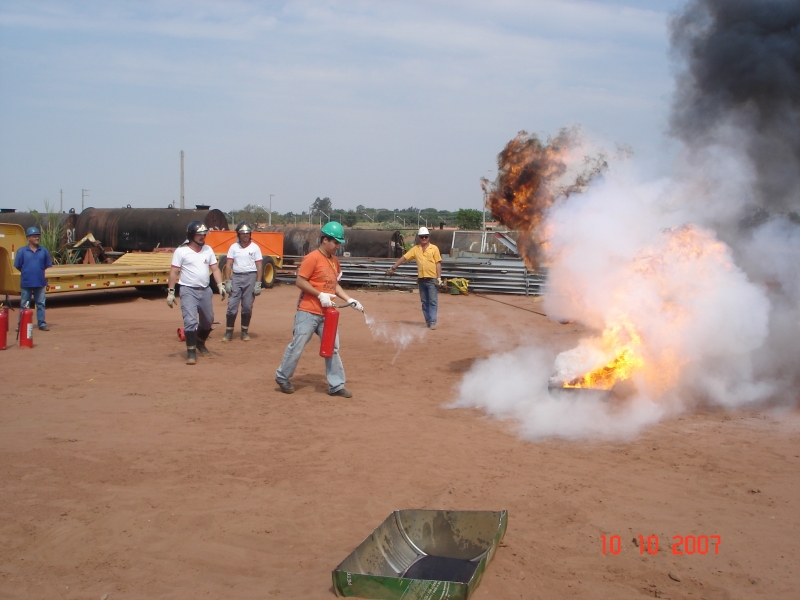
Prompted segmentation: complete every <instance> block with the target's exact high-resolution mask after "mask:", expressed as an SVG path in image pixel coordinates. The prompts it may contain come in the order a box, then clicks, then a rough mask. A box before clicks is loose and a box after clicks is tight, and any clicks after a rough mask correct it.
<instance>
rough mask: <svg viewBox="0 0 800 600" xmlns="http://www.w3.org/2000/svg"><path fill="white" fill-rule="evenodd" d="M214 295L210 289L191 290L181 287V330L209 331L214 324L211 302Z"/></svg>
mask: <svg viewBox="0 0 800 600" xmlns="http://www.w3.org/2000/svg"><path fill="white" fill-rule="evenodd" d="M213 298H214V293H213V292H212V291H211V288H210V287H204V288H193V287H187V286H185V285H182V286H181V313H182V314H183V330H184V331H197V330H198V329H202V330H210V329H211V324H212V323H213V322H214V307H213V306H212V304H211V300H212V299H213Z"/></svg>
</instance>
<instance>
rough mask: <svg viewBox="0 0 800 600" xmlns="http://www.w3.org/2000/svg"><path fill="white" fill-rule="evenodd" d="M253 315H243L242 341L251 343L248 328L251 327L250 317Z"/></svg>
mask: <svg viewBox="0 0 800 600" xmlns="http://www.w3.org/2000/svg"><path fill="white" fill-rule="evenodd" d="M251 316H252V315H242V341H243V342H249V341H250V336H249V335H247V328H248V327H250V317H251Z"/></svg>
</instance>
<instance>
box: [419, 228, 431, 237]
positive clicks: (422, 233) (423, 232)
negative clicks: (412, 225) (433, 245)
mask: <svg viewBox="0 0 800 600" xmlns="http://www.w3.org/2000/svg"><path fill="white" fill-rule="evenodd" d="M430 234H431V232H430V231H428V228H427V227H420V228H419V231H418V232H417V235H430Z"/></svg>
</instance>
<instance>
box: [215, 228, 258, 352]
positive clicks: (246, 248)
mask: <svg viewBox="0 0 800 600" xmlns="http://www.w3.org/2000/svg"><path fill="white" fill-rule="evenodd" d="M252 231H253V230H252V229H251V228H250V225H249V224H247V223H245V222H244V221H242V222H241V223H239V224H238V225H237V226H236V235H238V236H239V241H238V242H234V243H233V244H231V247H230V248H229V249H228V260H227V261H226V262H225V268H224V269H222V271H223V277H224V278H225V289H226V290H227V292H228V294H229V296H228V310H227V312H226V313H225V335H224V336H223V338H222V341H223V342H230V341H231V340H232V339H233V325H234V324H235V323H236V313H237V312H239V304H240V303H241V305H242V341H244V342H248V341H250V336H249V335H248V333H247V329H248V328H249V327H250V317H251V316H252V315H253V299H254V298H255V297H256V296H258V295H259V294H261V275H262V273H263V271H264V266H263V265H264V263H263V261H264V258H263V256H262V255H261V248H259V247H258V244H255V243H253V241H252V239H251V238H252Z"/></svg>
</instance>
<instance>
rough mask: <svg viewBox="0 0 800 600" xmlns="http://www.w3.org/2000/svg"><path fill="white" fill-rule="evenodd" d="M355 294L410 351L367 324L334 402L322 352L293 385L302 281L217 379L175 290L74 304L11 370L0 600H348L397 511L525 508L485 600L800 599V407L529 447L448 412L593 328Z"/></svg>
mask: <svg viewBox="0 0 800 600" xmlns="http://www.w3.org/2000/svg"><path fill="white" fill-rule="evenodd" d="M353 295H354V296H355V297H356V298H358V299H359V300H360V301H361V302H362V303H363V304H364V306H365V307H366V309H367V311H368V313H369V314H370V316H371V317H374V318H375V319H376V321H377V322H379V323H381V324H383V325H384V327H385V329H384V331H385V332H387V333H386V334H385V335H383V334H382V335H381V336H379V339H374V338H373V336H372V334H371V333H370V330H369V328H368V327H367V325H366V323H365V320H364V318H363V317H361V315H359V314H358V313H356V312H355V311H352V310H345V311H343V314H342V318H341V320H340V327H341V329H340V332H341V338H342V348H341V354H342V357H343V361H344V365H345V370H346V372H347V378H348V381H347V387H348V389H350V390H351V391H352V392H353V393H354V397H353V398H352V399H350V400H345V399H342V398H331V397H329V396H328V395H327V394H326V393H325V392H326V389H327V385H326V382H325V378H324V368H323V362H322V359H321V358H320V357H319V356H318V347H317V344H316V342H312V343H311V344H310V345H309V346H308V347H307V349H306V352H305V354H304V357H303V360H302V361H301V363H300V368H299V369H298V373H297V375H296V376H295V378H294V380H293V382H294V384H295V386H296V387H297V392H296V393H295V394H293V395H291V396H289V395H284V394H281V393H280V392H279V391H278V389H277V386H276V385H275V383H274V373H275V369H276V367H277V366H278V364H279V363H280V359H281V356H282V354H283V351H284V349H285V347H286V344H287V343H288V342H289V340H290V338H291V329H292V318H293V315H294V307H295V300H296V288H294V287H292V286H278V287H276V288H275V289H273V290H267V291H265V293H264V294H263V295H262V296H261V297H260V298H259V299H258V300H257V303H256V308H255V313H254V317H253V322H252V324H251V328H250V335H251V337H252V341H251V342H248V343H244V342H240V341H238V340H235V341H234V343H231V344H221V343H220V342H219V339H220V337H221V331H220V330H217V331H216V332H215V333H214V334H212V338H211V342H210V344H209V347H210V349H211V351H212V352H213V354H214V358H213V359H211V360H206V359H200V360H199V364H198V365H197V366H195V367H189V366H186V365H184V357H185V350H184V348H185V346H184V345H183V344H182V343H181V342H179V341H178V339H177V336H176V335H175V330H176V329H177V328H178V327H179V326H181V321H180V310H179V309H178V308H176V309H174V310H170V309H169V308H167V306H166V304H165V302H164V299H163V298H162V297H160V296H159V297H155V296H140V295H138V294H135V293H133V292H126V291H123V290H117V291H114V292H104V293H96V294H80V295H74V296H71V297H66V296H65V297H60V298H59V297H51V298H50V299H49V300H48V303H49V308H48V319H47V320H48V323H50V324H51V331H49V332H38V331H37V332H35V338H34V341H35V344H36V347H35V348H34V349H33V350H20V349H19V348H17V347H12V348H10V349H9V350H6V351H5V352H0V365H2V366H3V375H2V383H0V477H1V478H2V479H1V481H2V487H1V488H0V542H2V543H0V598H3V599H12V598H101V597H102V596H103V595H104V594H108V600H115V599H116V598H143V599H144V598H201V597H210V598H237V599H243V598H271V597H276V598H304V599H311V598H331V597H333V592H332V588H331V580H330V572H331V570H332V569H333V568H334V567H335V566H336V565H337V564H338V563H339V562H340V561H341V560H342V559H343V558H344V557H345V556H346V555H347V554H348V553H349V552H350V551H351V550H352V549H353V548H354V547H355V546H356V545H357V544H358V543H359V542H360V541H361V540H362V539H363V538H364V537H365V536H366V535H367V534H369V533H370V532H371V531H372V530H373V528H374V527H375V526H376V525H377V524H378V523H380V522H381V521H382V520H383V519H384V518H385V517H386V516H387V515H388V514H389V512H390V511H391V510H393V509H396V508H445V509H464V510H471V509H486V510H497V509H508V510H509V528H508V533H507V534H506V538H505V541H504V542H503V545H502V547H501V548H500V550H499V551H498V553H497V556H496V559H495V561H494V562H493V563H492V564H491V565H490V567H489V568H488V570H487V572H486V576H485V577H484V579H483V581H482V583H481V586H480V587H479V589H478V591H477V593H476V594H475V596H474V597H475V598H477V599H481V598H484V599H500V598H502V599H508V598H565V597H576V598H609V599H611V598H614V599H618V598H640V597H643V596H644V597H660V598H758V597H764V598H795V597H797V593H798V592H797V590H798V588H800V573H798V568H797V564H796V563H797V556H798V555H800V552H798V550H800V542H798V539H800V536H798V533H800V531H798V530H799V529H800V519H798V515H800V499H798V498H800V487H798V485H799V484H798V473H800V426H798V423H799V422H800V415H798V412H797V411H794V412H791V413H789V414H783V415H781V416H777V415H772V414H767V413H758V412H736V413H723V412H706V413H699V414H693V415H687V416H685V417H683V418H681V419H679V420H674V421H668V422H664V423H661V424H659V425H657V426H655V427H652V428H650V429H648V430H647V431H646V432H645V433H644V434H643V435H641V436H640V437H639V438H638V439H637V440H636V441H634V442H632V443H605V442H603V443H586V442H583V443H578V442H562V441H549V442H541V443H530V442H524V441H521V440H519V439H518V438H517V437H516V435H515V433H514V427H513V423H502V422H497V421H494V420H492V419H489V418H487V417H486V416H484V415H483V414H482V413H480V412H478V411H475V410H451V409H448V408H445V404H447V403H448V402H450V401H451V400H453V398H454V394H455V386H457V384H458V383H459V381H460V380H461V377H462V376H463V374H464V373H465V372H466V371H467V370H468V369H469V368H470V366H471V365H472V364H473V362H474V361H475V360H476V359H479V358H481V357H485V356H488V355H489V354H491V353H492V352H494V351H497V350H499V349H502V348H504V347H513V346H514V345H516V344H517V343H518V341H519V340H520V339H528V340H538V341H540V342H541V343H547V344H555V345H559V346H563V347H565V348H566V347H569V346H570V345H571V344H572V343H574V341H575V340H576V339H577V336H578V335H579V334H580V326H578V325H575V324H568V325H561V324H559V323H556V322H554V321H551V320H548V319H546V318H544V317H541V316H539V315H536V314H533V313H531V312H526V311H522V310H517V309H515V308H512V307H510V306H507V305H504V304H500V303H498V302H491V301H488V300H486V299H483V298H478V297H474V296H470V297H461V296H458V297H455V296H446V295H442V296H441V301H442V306H441V308H440V320H439V321H440V322H439V329H438V330H436V331H428V330H424V329H423V327H422V323H421V321H422V316H421V311H420V309H419V302H418V297H417V295H416V294H411V293H404V292H394V291H386V292H375V291H371V292H358V293H356V292H353ZM502 300H503V301H504V302H508V303H511V304H514V305H517V306H520V307H523V308H528V309H532V310H540V305H539V304H537V303H535V302H534V300H533V299H531V298H522V297H502ZM215 311H216V315H217V320H222V319H223V318H224V305H223V304H222V303H221V302H220V301H219V299H218V297H217V298H216V299H215ZM15 318H16V313H12V320H13V319H15ZM415 328H419V334H418V333H416V330H415ZM400 332H405V334H409V332H411V333H410V334H409V335H407V336H406V337H405V338H403V339H405V341H404V342H403V343H405V344H406V345H405V347H404V349H403V350H402V351H401V352H400V353H399V354H398V346H397V344H396V342H397V340H398V339H400V338H401V337H402V335H401V333H400ZM237 334H238V328H237ZM12 336H13V332H12ZM603 535H605V536H606V537H607V539H608V538H610V536H612V535H619V536H620V540H621V547H620V552H619V554H617V555H612V554H610V553H607V554H603V552H602V540H601V537H600V536H603ZM639 535H643V536H644V537H645V538H647V537H648V536H651V535H657V536H658V538H659V549H658V553H657V554H655V555H648V554H647V553H645V554H644V555H642V554H640V548H639V547H637V546H636V545H635V544H634V543H633V540H634V539H636V538H637V536H639ZM702 535H709V536H710V535H719V536H721V539H722V543H721V545H720V547H719V554H714V552H713V548H712V550H711V551H710V552H708V554H705V555H700V554H697V553H695V554H693V555H687V554H684V555H682V556H678V555H675V554H673V550H672V548H671V545H672V544H673V543H674V541H673V537H674V536H684V537H685V536H696V537H697V536H702ZM684 549H685V548H684ZM670 574H672V576H670Z"/></svg>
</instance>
